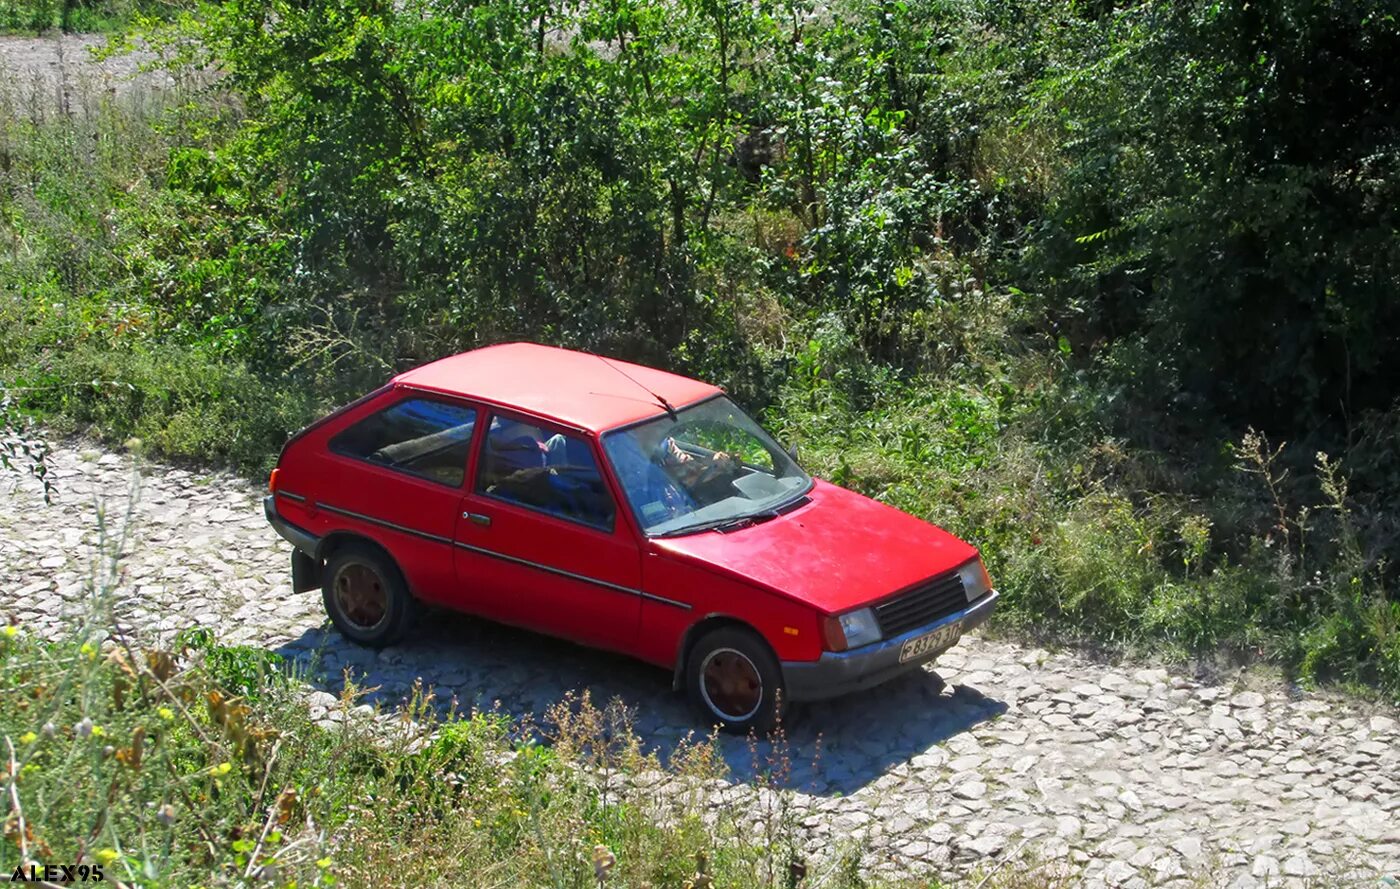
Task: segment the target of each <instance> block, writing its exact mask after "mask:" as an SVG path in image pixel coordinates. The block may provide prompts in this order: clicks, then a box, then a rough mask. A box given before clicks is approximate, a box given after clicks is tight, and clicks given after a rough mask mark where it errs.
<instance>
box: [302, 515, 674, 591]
mask: <svg viewBox="0 0 1400 889" xmlns="http://www.w3.org/2000/svg"><path fill="white" fill-rule="evenodd" d="M316 506H318V507H319V508H321V509H324V510H326V511H327V512H333V513H335V514H337V515H343V516H346V517H348V518H352V519H359V520H360V521H362V522H368V523H370V524H371V525H378V526H380V527H381V528H388V529H390V530H391V531H400V532H402V533H404V534H410V535H412V536H414V537H419V538H422V539H423V540H431V541H433V542H434V543H444V544H447V545H448V546H456V547H460V548H462V549H464V550H468V551H469V552H474V553H480V554H481V555H483V556H490V557H491V558H493V559H500V560H501V561H503V562H511V563H513V564H516V565H523V566H524V567H526V568H534V569H535V570H536V571H545V572H548V573H550V574H557V575H558V576H560V577H567V578H569V579H570V580H577V581H581V582H583V583H591V584H593V585H594V586H600V587H603V588H604V589H609V590H613V591H615V592H619V593H626V594H627V595H629V596H638V597H640V598H642V599H646V600H647V601H650V602H656V603H658V604H660V605H670V606H671V607H672V608H682V609H684V610H686V611H689V610H691V607H690V606H689V605H687V604H686V603H685V602H678V601H676V600H675V599H667V598H666V597H665V596H657V595H653V594H652V593H647V592H643V591H642V590H637V589H633V588H632V587H629V586H623V585H621V584H617V583H612V582H610V581H606V580H599V579H598V578H596V577H589V576H587V575H585V574H575V573H574V572H572V571H565V570H564V569H563V568H555V567H554V566H553V565H543V564H541V563H539V562H532V561H530V560H529V559H521V558H518V557H516V556H508V555H506V554H505V553H498V552H496V551H495V550H491V549H486V548H485V547H480V546H473V545H471V544H470V543H462V542H461V541H460V540H451V539H449V538H447V537H442V536H440V535H437V534H429V533H428V532H427V531H419V530H417V529H415V528H408V527H405V526H403V525H398V524H395V523H394V522H388V521H385V520H384V519H377V518H375V517H374V516H367V515H365V514H363V513H358V512H352V511H351V510H348V509H341V508H340V507H338V506H331V505H330V504H328V503H317V504H316Z"/></svg>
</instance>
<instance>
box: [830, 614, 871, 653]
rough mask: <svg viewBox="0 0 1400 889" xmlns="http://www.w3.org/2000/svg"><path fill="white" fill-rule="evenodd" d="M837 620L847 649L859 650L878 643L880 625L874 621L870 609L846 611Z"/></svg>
mask: <svg viewBox="0 0 1400 889" xmlns="http://www.w3.org/2000/svg"><path fill="white" fill-rule="evenodd" d="M837 620H838V621H839V622H840V623H841V633H842V635H844V636H845V637H846V647H847V648H859V647H861V646H862V645H869V644H870V643H871V642H879V641H880V624H879V622H877V621H876V620H875V612H874V611H873V610H872V609H869V608H862V609H860V610H859V611H848V612H847V613H845V614H843V615H841V616H840V617H838V618H837Z"/></svg>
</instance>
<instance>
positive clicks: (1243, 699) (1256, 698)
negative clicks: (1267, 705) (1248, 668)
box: [1230, 691, 1264, 710]
mask: <svg viewBox="0 0 1400 889" xmlns="http://www.w3.org/2000/svg"><path fill="white" fill-rule="evenodd" d="M1230 706H1231V707H1234V708H1236V709H1239V710H1254V709H1256V708H1259V707H1262V706H1264V696H1263V695H1261V694H1260V693H1259V692H1257V691H1242V692H1240V693H1239V694H1237V695H1235V696H1234V697H1233V698H1231V699H1230Z"/></svg>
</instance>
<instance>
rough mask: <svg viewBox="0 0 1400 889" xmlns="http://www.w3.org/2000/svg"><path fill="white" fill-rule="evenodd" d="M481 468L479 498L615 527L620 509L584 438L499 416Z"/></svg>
mask: <svg viewBox="0 0 1400 889" xmlns="http://www.w3.org/2000/svg"><path fill="white" fill-rule="evenodd" d="M478 465H479V467H480V468H479V469H478V470H477V474H476V490H477V491H478V492H479V493H482V494H487V495H489V496H492V497H498V498H500V499H502V500H505V501H507V502H510V503H517V504H519V505H521V506H527V507H529V508H531V509H537V510H539V511H540V512H545V513H548V514H550V515H553V516H558V517H559V518H563V519H569V520H570V521H575V522H581V523H583V524H585V525H592V526H593V527H595V528H602V529H604V530H607V531H611V530H612V528H613V521H614V518H615V517H616V514H617V510H616V508H615V507H614V506H613V500H612V496H611V495H610V494H609V493H608V488H607V485H606V483H604V481H603V475H602V473H601V472H599V471H598V461H597V460H595V459H594V457H593V449H592V448H591V447H589V445H588V442H587V441H586V440H584V439H583V438H582V437H581V436H577V435H569V434H566V433H563V432H546V431H545V430H543V429H541V428H540V427H538V426H533V425H530V424H529V423H523V422H518V421H516V420H512V419H510V418H509V417H494V418H493V419H492V420H491V427H490V428H489V429H487V430H486V440H485V442H484V443H483V445H482V453H481V460H480V462H479V464H478Z"/></svg>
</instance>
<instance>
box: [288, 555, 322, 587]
mask: <svg viewBox="0 0 1400 889" xmlns="http://www.w3.org/2000/svg"><path fill="white" fill-rule="evenodd" d="M320 587H321V563H320V562H319V561H317V560H316V559H313V558H311V557H310V556H308V555H307V554H306V553H304V552H302V551H301V550H299V549H294V550H292V592H294V593H304V592H306V591H307V590H315V589H320Z"/></svg>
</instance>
